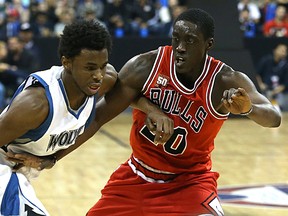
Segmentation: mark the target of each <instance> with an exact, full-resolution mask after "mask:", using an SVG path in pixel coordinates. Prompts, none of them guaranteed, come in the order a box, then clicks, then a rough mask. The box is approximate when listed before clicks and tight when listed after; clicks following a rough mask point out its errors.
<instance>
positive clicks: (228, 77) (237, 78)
mask: <svg viewBox="0 0 288 216" xmlns="http://www.w3.org/2000/svg"><path fill="white" fill-rule="evenodd" d="M247 80H249V78H248V76H247V75H246V74H245V73H243V72H241V71H237V70H234V69H233V68H232V67H230V66H229V65H226V64H225V65H224V66H223V67H222V68H221V70H220V72H219V73H218V74H217V76H216V84H217V83H218V84H219V85H220V86H223V87H224V86H226V87H228V86H231V85H232V86H238V85H239V84H240V83H242V82H243V81H244V82H245V81H247Z"/></svg>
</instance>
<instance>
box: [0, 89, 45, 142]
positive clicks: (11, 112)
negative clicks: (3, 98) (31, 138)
mask: <svg viewBox="0 0 288 216" xmlns="http://www.w3.org/2000/svg"><path fill="white" fill-rule="evenodd" d="M23 107H24V109H23ZM48 112H49V106H48V100H47V98H46V95H45V90H44V88H42V87H30V88H28V89H26V90H24V91H23V92H21V93H20V94H19V95H18V96H16V97H15V98H14V100H13V101H12V103H11V105H10V107H9V109H8V110H7V111H6V112H3V113H2V114H1V116H0V131H1V136H0V147H1V146H4V145H6V144H8V143H10V142H12V141H13V140H15V139H17V138H19V137H20V136H22V135H23V134H25V133H26V132H27V131H29V130H32V129H35V128H37V127H38V126H39V125H40V124H41V123H42V122H43V121H44V120H45V119H46V117H47V115H48ZM32 116H33V118H32Z"/></svg>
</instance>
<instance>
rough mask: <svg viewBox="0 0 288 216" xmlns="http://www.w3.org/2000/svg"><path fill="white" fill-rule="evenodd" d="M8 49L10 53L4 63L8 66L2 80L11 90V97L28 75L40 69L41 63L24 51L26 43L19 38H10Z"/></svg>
mask: <svg viewBox="0 0 288 216" xmlns="http://www.w3.org/2000/svg"><path fill="white" fill-rule="evenodd" d="M7 47H8V53H7V57H6V59H5V62H4V63H6V64H7V66H6V70H4V71H3V72H2V73H0V80H2V81H3V83H4V84H5V86H6V87H7V88H8V89H9V92H8V97H10V96H12V94H13V93H14V91H15V90H16V89H17V87H18V85H19V84H20V83H21V82H22V81H23V80H24V79H25V78H26V77H27V75H28V74H30V73H32V72H34V71H36V70H37V69H38V68H39V62H37V60H38V59H36V58H35V57H34V56H33V55H32V54H31V53H30V52H29V51H27V50H26V49H24V43H22V41H21V40H20V39H19V38H18V37H10V38H9V39H8V42H7Z"/></svg>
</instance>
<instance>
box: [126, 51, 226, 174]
mask: <svg viewBox="0 0 288 216" xmlns="http://www.w3.org/2000/svg"><path fill="white" fill-rule="evenodd" d="M223 65H224V64H223V63H222V62H221V61H218V60H216V59H214V58H212V57H210V56H208V55H207V56H206V61H205V65H204V67H203V71H202V73H201V74H200V76H199V78H198V79H197V80H196V81H195V83H194V87H193V88H192V89H188V88H187V87H186V86H184V85H183V84H182V83H181V82H180V81H179V80H178V78H177V74H176V70H175V64H174V59H173V51H172V47H171V46H165V47H160V48H159V49H158V54H157V57H156V59H155V62H154V65H153V67H152V70H151V72H150V74H149V76H148V78H147V80H146V82H145V83H144V86H143V88H142V92H143V94H144V95H145V97H147V98H149V99H150V100H151V101H152V102H153V103H155V104H157V105H158V106H159V107H161V109H162V110H163V111H164V112H165V113H166V114H167V115H168V116H169V117H170V118H172V119H173V121H174V134H173V135H172V136H171V138H170V139H169V140H168V141H167V142H166V143H164V144H163V145H157V144H155V143H154V142H153V140H154V134H153V133H151V132H150V131H149V130H148V128H147V127H146V126H145V119H146V115H145V114H144V113H142V112H141V111H139V110H133V125H132V128H131V136H130V137H131V138H130V144H131V146H132V148H133V155H134V156H135V158H137V159H138V160H139V161H142V162H143V163H145V164H146V165H147V166H149V167H152V168H155V169H157V170H162V171H168V172H171V173H179V172H183V171H184V172H186V171H187V170H189V171H191V172H202V171H207V170H210V169H211V155H210V153H211V151H212V150H213V148H214V139H215V137H216V135H217V133H218V131H219V130H220V128H221V126H222V124H223V123H224V121H225V120H226V119H227V118H228V114H226V115H223V114H220V113H218V112H217V111H216V110H215V109H214V108H213V105H212V102H211V95H212V89H213V86H214V81H215V77H216V75H217V74H218V73H219V71H220V70H221V68H222V67H223ZM211 128H213V130H211ZM195 164H198V165H197V166H195Z"/></svg>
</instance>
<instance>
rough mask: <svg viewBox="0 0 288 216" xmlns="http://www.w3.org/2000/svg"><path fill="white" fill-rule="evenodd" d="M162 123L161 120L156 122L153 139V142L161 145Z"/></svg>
mask: <svg viewBox="0 0 288 216" xmlns="http://www.w3.org/2000/svg"><path fill="white" fill-rule="evenodd" d="M163 130H164V129H163V121H162V120H158V121H157V124H156V130H155V138H154V142H155V143H158V144H161V143H163V141H162V139H163V132H164V131H163Z"/></svg>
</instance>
